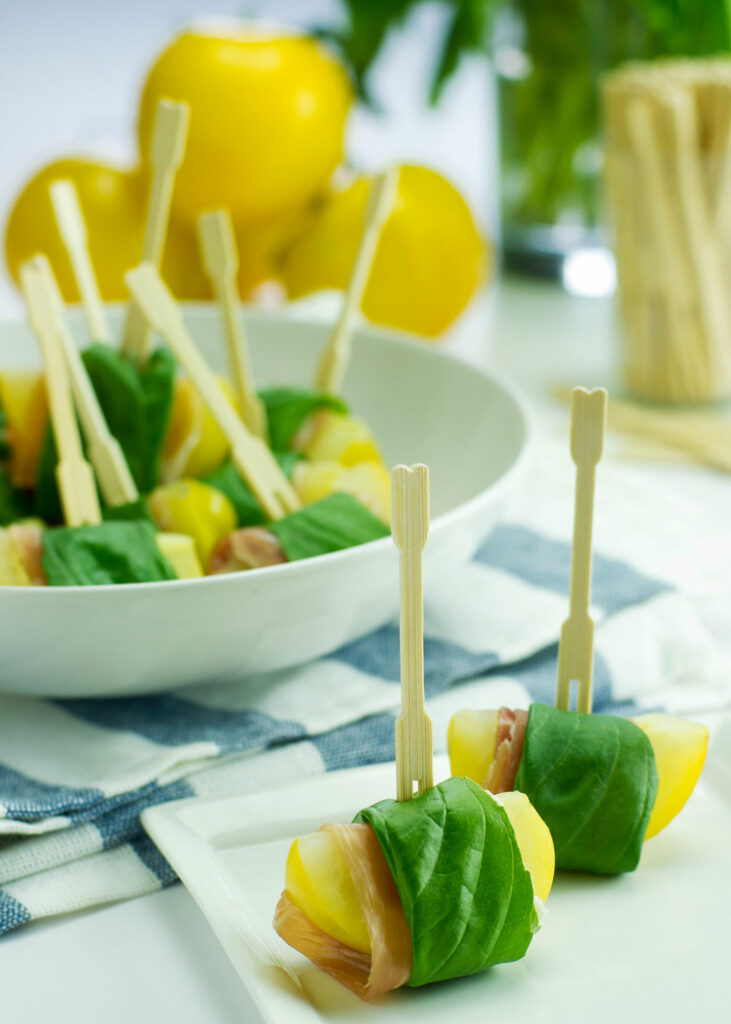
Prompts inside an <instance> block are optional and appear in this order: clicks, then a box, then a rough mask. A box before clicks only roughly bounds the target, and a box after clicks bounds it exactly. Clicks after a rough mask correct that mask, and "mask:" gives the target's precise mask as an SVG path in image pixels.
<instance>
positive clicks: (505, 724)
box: [483, 708, 528, 793]
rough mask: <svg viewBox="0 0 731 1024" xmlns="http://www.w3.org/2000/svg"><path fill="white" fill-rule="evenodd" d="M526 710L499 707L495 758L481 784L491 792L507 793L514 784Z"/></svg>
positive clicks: (522, 741) (520, 754)
mask: <svg viewBox="0 0 731 1024" xmlns="http://www.w3.org/2000/svg"><path fill="white" fill-rule="evenodd" d="M527 724H528V712H527V711H513V710H512V708H500V710H499V712H498V726H497V736H496V738H495V759H494V760H493V762H492V764H491V765H490V767H489V769H488V772H487V775H486V776H485V781H484V783H483V786H484V788H485V789H489V790H490V792H491V793H507V792H509V791H510V790H512V789H513V786H514V785H515V776H516V775H517V774H518V767H519V765H520V759H521V757H522V756H523V745H524V743H525V727H526V725H527Z"/></svg>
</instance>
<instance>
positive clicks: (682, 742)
mask: <svg viewBox="0 0 731 1024" xmlns="http://www.w3.org/2000/svg"><path fill="white" fill-rule="evenodd" d="M634 721H635V722H636V723H637V725H639V727H640V729H642V730H643V731H644V732H645V733H646V734H647V737H648V739H649V740H650V743H651V744H652V749H653V752H654V754H655V765H656V767H657V776H658V786H657V796H656V797H655V805H654V807H653V808H652V814H651V815H650V821H649V822H648V825H647V831H646V832H645V839H651V838H652V836H655V835H657V833H658V832H659V831H660V830H661V829H663V828H665V826H666V825H668V824H669V823H670V822H671V821H672V820H673V818H674V817H675V815H676V814H678V813H679V812H680V811H681V810H682V809H683V807H685V804H686V803H687V801H688V798H689V797H690V795H691V793H692V792H693V790H694V789H695V785H696V783H697V782H698V779H699V778H700V775H701V772H702V771H703V765H704V763H705V760H706V751H707V749H708V729H707V728H706V726H705V725H700V724H699V723H698V722H689V721H688V720H687V719H685V718H674V717H673V716H672V715H660V714H649V715H640V716H638V717H637V718H635V719H634Z"/></svg>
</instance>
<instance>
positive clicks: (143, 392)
mask: <svg viewBox="0 0 731 1024" xmlns="http://www.w3.org/2000/svg"><path fill="white" fill-rule="evenodd" d="M82 358H83V360H84V365H85V366H86V369H87V371H88V373H89V377H90V378H91V382H92V385H93V386H94V390H95V391H96V394H97V397H98V399H99V404H100V405H101V407H102V410H103V412H104V416H105V418H106V421H107V424H108V425H109V429H110V431H111V432H112V434H113V435H114V437H116V438H117V440H118V441H119V443H120V445H121V446H122V450H123V451H124V454H125V456H126V458H127V462H128V463H129V468H130V471H131V473H132V476H133V478H134V481H135V483H136V484H137V488H138V490H139V491H141V492H142V493H145V494H146V493H147V492H148V491H151V490H152V489H153V487H155V486H156V484H157V483H158V478H159V470H160V456H161V453H162V447H163V444H164V441H165V433H166V431H167V426H168V420H169V418H170V410H171V408H172V402H173V390H174V386H175V360H174V359H173V357H172V355H171V354H170V352H169V351H168V350H167V349H163V348H158V349H155V351H154V352H153V353H152V354H151V355H150V358H149V359H148V360H147V363H146V365H145V366H144V367H140V368H138V367H137V366H135V365H134V364H133V363H131V362H129V361H128V360H127V359H126V358H125V357H124V356H123V355H122V354H121V353H119V352H116V351H115V350H114V349H111V348H109V347H108V346H106V345H100V344H98V343H94V344H92V345H90V346H89V347H88V348H87V349H85V351H84V353H83V356H82Z"/></svg>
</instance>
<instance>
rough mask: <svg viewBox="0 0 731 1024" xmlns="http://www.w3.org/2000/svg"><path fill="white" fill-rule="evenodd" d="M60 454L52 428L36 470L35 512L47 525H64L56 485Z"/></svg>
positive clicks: (45, 439) (48, 429) (46, 438)
mask: <svg viewBox="0 0 731 1024" xmlns="http://www.w3.org/2000/svg"><path fill="white" fill-rule="evenodd" d="M57 462H58V453H57V451H56V440H55V438H54V436H53V430H52V429H51V427H50V426H49V427H47V428H46V434H45V437H44V438H43V446H42V447H41V454H40V457H39V459H38V469H37V470H36V489H35V492H34V494H33V512H34V513H35V515H37V516H38V517H39V518H41V519H43V520H44V522H46V523H62V522H63V509H62V508H61V496H60V495H59V493H58V484H57V483H56V464H57Z"/></svg>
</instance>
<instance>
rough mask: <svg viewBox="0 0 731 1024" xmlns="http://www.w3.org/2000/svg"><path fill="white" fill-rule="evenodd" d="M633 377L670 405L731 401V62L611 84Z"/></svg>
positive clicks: (628, 72) (635, 387)
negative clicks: (671, 403)
mask: <svg viewBox="0 0 731 1024" xmlns="http://www.w3.org/2000/svg"><path fill="white" fill-rule="evenodd" d="M604 110H605V121H606V160H605V173H606V187H607V197H608V200H609V212H610V219H611V225H612V235H613V244H614V252H615V256H616V262H617V284H618V296H619V306H620V317H621V321H622V328H623V332H622V333H623V340H624V378H625V384H626V386H627V388H628V390H629V391H631V392H632V393H634V394H636V395H639V396H642V397H646V398H652V399H656V400H658V401H664V402H694V401H703V400H715V399H720V398H725V397H727V396H729V395H731V60H722V59H714V60H698V61H691V60H673V61H658V62H655V63H653V64H635V65H627V66H626V67H624V68H621V69H619V70H618V71H615V72H613V73H612V74H610V75H608V76H607V78H606V79H605V83H604Z"/></svg>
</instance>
